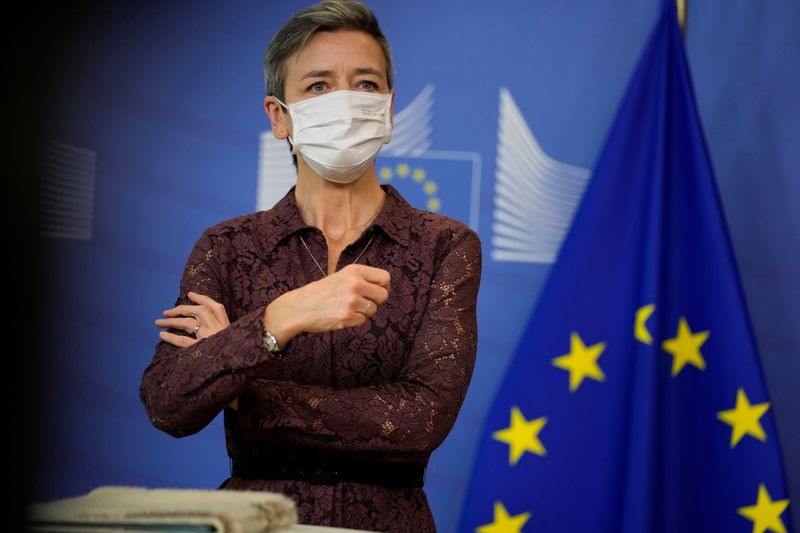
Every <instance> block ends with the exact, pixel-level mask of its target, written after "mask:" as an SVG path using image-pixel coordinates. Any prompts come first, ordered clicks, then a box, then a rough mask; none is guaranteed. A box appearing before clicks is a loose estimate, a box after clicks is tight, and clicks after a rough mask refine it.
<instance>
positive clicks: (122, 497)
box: [28, 486, 297, 533]
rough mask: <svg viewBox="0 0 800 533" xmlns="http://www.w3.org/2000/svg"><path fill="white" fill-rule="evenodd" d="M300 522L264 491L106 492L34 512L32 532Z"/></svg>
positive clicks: (248, 528) (225, 529)
mask: <svg viewBox="0 0 800 533" xmlns="http://www.w3.org/2000/svg"><path fill="white" fill-rule="evenodd" d="M296 523H297V511H296V509H295V506H294V502H293V501H292V500H290V499H289V498H287V497H286V496H283V495H281V494H273V493H270V492H258V491H233V490H194V489H145V488H138V487H113V486H112V487H100V488H97V489H95V490H93V491H91V492H90V493H89V494H86V495H85V496H79V497H77V498H67V499H64V500H57V501H54V502H49V503H37V504H33V505H31V506H30V507H29V508H28V531H36V532H59V533H101V532H102V533H111V532H119V531H163V532H169V533H176V532H186V533H199V532H203V533H206V532H208V533H211V532H214V533H256V532H259V533H262V532H264V531H270V530H271V528H285V527H289V526H292V525H294V524H296Z"/></svg>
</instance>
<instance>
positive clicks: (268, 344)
mask: <svg viewBox="0 0 800 533" xmlns="http://www.w3.org/2000/svg"><path fill="white" fill-rule="evenodd" d="M261 329H262V331H263V332H264V347H265V348H266V349H267V350H269V351H270V352H272V355H274V356H275V357H283V353H281V347H280V346H278V339H276V338H275V335H273V334H272V333H270V332H269V330H268V329H267V327H266V326H264V325H263V324H262V325H261Z"/></svg>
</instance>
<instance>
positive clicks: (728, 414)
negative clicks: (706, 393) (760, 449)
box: [717, 388, 769, 448]
mask: <svg viewBox="0 0 800 533" xmlns="http://www.w3.org/2000/svg"><path fill="white" fill-rule="evenodd" d="M768 409H769V402H764V403H757V404H755V405H753V404H751V403H750V400H749V399H748V398H747V395H746V394H745V393H744V389H741V388H740V389H739V391H738V392H737V393H736V407H734V408H733V409H728V410H726V411H720V412H719V413H717V418H719V419H720V420H722V421H723V422H725V423H726V424H728V425H730V426H731V428H733V431H731V448H733V447H734V446H736V445H737V444H739V441H740V440H742V438H744V436H745V435H750V436H751V437H755V438H757V439H758V440H760V441H765V440H767V434H766V433H764V428H763V427H762V426H761V422H759V419H760V418H761V417H762V416H764V413H766V412H767V410H768Z"/></svg>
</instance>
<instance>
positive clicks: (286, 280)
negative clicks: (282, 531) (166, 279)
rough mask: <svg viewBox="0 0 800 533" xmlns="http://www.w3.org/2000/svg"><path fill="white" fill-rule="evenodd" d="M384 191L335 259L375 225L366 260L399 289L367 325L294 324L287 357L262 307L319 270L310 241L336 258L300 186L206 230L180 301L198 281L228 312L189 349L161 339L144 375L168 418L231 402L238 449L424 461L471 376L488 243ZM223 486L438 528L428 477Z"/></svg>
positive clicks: (269, 457) (390, 524)
mask: <svg viewBox="0 0 800 533" xmlns="http://www.w3.org/2000/svg"><path fill="white" fill-rule="evenodd" d="M384 189H385V191H386V193H387V197H386V201H385V203H384V207H383V209H382V210H381V212H380V213H379V215H378V216H377V217H376V219H375V220H374V221H373V223H372V224H371V225H370V227H369V228H368V229H367V230H365V231H364V233H363V234H362V235H361V237H360V238H359V239H358V240H357V241H356V242H354V243H353V244H352V245H350V246H348V247H347V248H346V249H345V250H344V251H343V252H342V254H341V257H340V260H339V265H338V268H339V269H340V268H343V267H344V266H346V265H348V264H350V263H351V262H353V261H354V260H355V259H356V257H358V255H359V254H360V253H361V252H362V251H363V250H364V248H365V246H367V243H368V242H369V241H370V239H371V240H372V242H371V243H370V244H369V246H368V247H367V248H366V251H363V255H361V257H360V258H359V261H358V262H359V263H361V264H367V265H371V266H375V267H378V268H382V269H385V270H387V271H389V273H390V274H391V288H390V290H389V299H388V301H387V302H386V303H385V304H383V305H381V306H379V310H378V312H377V314H376V315H375V316H374V317H372V318H371V319H369V320H367V322H366V323H365V324H363V325H362V326H360V327H357V328H346V329H342V330H338V331H332V332H328V333H316V334H301V335H299V336H297V337H295V338H294V339H293V340H292V341H291V342H290V343H289V345H288V346H287V347H286V348H285V349H284V352H283V356H282V357H281V358H276V357H275V356H274V355H273V354H271V352H269V351H268V350H267V349H266V348H265V347H264V345H263V341H262V329H261V317H262V315H263V313H264V308H265V307H266V305H267V304H268V303H269V302H270V301H272V300H274V299H275V298H276V297H278V296H279V295H281V294H283V293H285V292H287V291H290V290H292V289H296V288H298V287H301V286H303V285H306V284H308V283H310V282H312V281H315V280H318V279H320V278H321V277H322V273H321V272H320V271H319V269H318V268H317V266H316V265H315V264H314V261H313V260H312V258H311V257H310V255H309V253H308V252H307V251H306V250H305V248H303V246H302V244H301V241H300V236H302V237H303V239H305V242H306V243H307V244H308V247H309V249H310V251H311V253H312V254H313V255H314V256H315V257H316V259H317V261H319V263H320V264H322V265H326V264H327V248H326V245H325V240H324V237H323V235H322V233H321V232H320V231H319V230H318V229H316V228H314V227H312V226H308V225H306V224H305V223H304V222H303V220H302V218H301V217H300V214H299V212H298V209H297V204H296V200H295V196H294V189H292V190H290V191H289V192H288V193H287V195H286V196H285V197H284V198H283V199H282V200H281V201H280V202H278V203H277V204H276V205H275V207H274V208H273V209H271V210H269V211H261V212H257V213H253V214H250V215H246V216H241V217H238V218H234V219H232V220H228V221H225V222H222V223H220V224H217V225H215V226H213V227H211V228H209V229H207V230H206V231H205V232H203V234H202V236H201V237H200V239H199V240H198V241H197V243H196V244H195V246H194V249H193V250H192V252H191V255H190V257H189V260H188V261H187V264H186V268H185V270H184V273H183V278H182V280H181V284H180V295H179V297H178V299H177V300H176V305H178V304H191V303H192V302H191V301H190V300H189V299H188V297H187V293H188V292H189V291H195V292H198V293H200V294H205V295H207V296H210V297H211V298H213V299H214V300H216V301H218V302H221V303H222V304H223V305H224V306H225V309H226V310H227V313H228V316H229V318H230V321H231V324H230V326H228V327H227V328H226V329H224V330H222V331H220V332H219V333H217V334H215V335H212V336H210V337H208V338H206V339H203V340H201V341H198V342H197V343H196V344H194V345H193V346H190V347H188V348H178V347H176V346H174V345H171V344H169V343H166V342H164V341H161V342H159V343H158V345H157V346H156V353H155V356H154V357H153V360H152V362H151V363H150V365H149V366H148V367H147V369H146V370H145V371H144V375H143V377H142V383H141V389H140V394H141V399H142V402H143V403H144V405H145V407H146V409H147V412H148V415H149V417H150V420H151V421H152V423H153V424H154V425H155V426H156V427H157V428H159V429H161V430H162V431H165V432H167V433H168V434H170V435H173V436H175V437H184V436H187V435H191V434H193V433H196V432H198V431H200V430H201V429H202V428H204V427H205V426H206V425H207V424H208V423H209V422H210V421H211V420H212V419H213V418H214V417H215V416H216V415H217V414H218V413H219V412H220V411H224V413H225V437H226V442H227V449H228V455H229V456H230V457H231V458H232V459H233V460H234V461H236V460H252V459H255V460H258V461H267V462H273V463H274V464H277V465H280V464H287V463H289V464H301V465H302V464H304V461H305V462H308V463H309V464H320V462H322V463H324V462H325V461H334V462H335V461H339V460H351V461H356V462H359V461H368V462H369V463H367V464H379V463H380V464H383V463H385V464H391V465H394V467H395V468H396V467H397V465H402V466H401V468H406V467H408V468H417V469H419V468H424V467H425V466H426V465H427V462H428V459H429V457H430V454H431V452H432V451H433V450H434V449H435V448H436V447H437V446H439V445H440V444H441V443H442V441H443V440H444V438H445V437H446V436H447V433H448V432H449V431H450V428H451V427H452V425H453V423H454V422H455V419H456V415H457V414H458V411H459V408H460V406H461V403H462V401H463V399H464V395H465V393H466V390H467V385H468V384H469V381H470V377H471V375H472V369H473V365H474V361H475V352H476V346H477V324H476V314H475V305H476V300H477V294H478V285H479V282H480V273H481V247H480V241H479V239H478V236H477V235H476V233H475V232H473V231H472V230H470V229H469V228H468V227H466V226H465V225H463V224H461V223H459V222H457V221H454V220H452V219H449V218H447V217H443V216H440V215H436V214H431V213H426V212H423V211H419V210H417V209H414V208H412V207H411V206H410V205H409V204H408V203H407V202H406V201H405V200H404V199H403V198H402V197H401V196H400V195H399V194H398V193H397V191H396V190H395V189H393V188H392V187H391V186H385V187H384ZM174 332H176V333H183V332H180V331H174ZM184 334H185V333H184ZM236 399H238V400H237V404H238V405H237V407H236V409H234V408H233V407H231V405H230V404H231V403H232V401H233V400H236ZM221 488H224V489H239V490H268V491H273V492H280V493H283V494H285V495H287V496H289V497H291V498H293V499H294V500H295V502H296V503H297V507H298V513H299V515H300V521H301V522H302V523H306V524H317V525H329V526H338V527H351V528H359V529H367V530H375V531H408V532H414V533H421V532H427V531H435V526H434V521H433V517H432V515H431V512H430V508H429V506H428V501H427V498H426V496H425V493H424V491H423V490H422V488H418V487H413V486H399V487H391V486H384V485H379V484H374V483H358V482H352V481H327V482H325V481H323V482H315V481H307V480H306V481H298V480H295V479H283V480H280V479H279V480H276V479H250V478H247V479H246V478H243V477H231V478H228V479H227V480H225V482H224V483H223V484H222V487H221Z"/></svg>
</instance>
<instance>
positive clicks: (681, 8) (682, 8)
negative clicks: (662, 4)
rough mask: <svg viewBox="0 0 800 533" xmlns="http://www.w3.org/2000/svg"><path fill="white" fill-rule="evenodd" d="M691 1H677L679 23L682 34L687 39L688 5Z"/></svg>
mask: <svg viewBox="0 0 800 533" xmlns="http://www.w3.org/2000/svg"><path fill="white" fill-rule="evenodd" d="M688 1H689V0H675V3H676V4H677V5H678V23H679V24H680V25H681V33H683V37H684V39H685V38H686V3H687V2H688Z"/></svg>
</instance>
